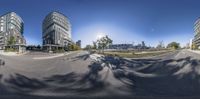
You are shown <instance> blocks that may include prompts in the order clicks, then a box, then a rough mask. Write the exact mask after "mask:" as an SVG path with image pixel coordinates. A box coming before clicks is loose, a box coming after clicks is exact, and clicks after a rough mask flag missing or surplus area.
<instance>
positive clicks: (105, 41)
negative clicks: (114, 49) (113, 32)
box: [97, 35, 113, 53]
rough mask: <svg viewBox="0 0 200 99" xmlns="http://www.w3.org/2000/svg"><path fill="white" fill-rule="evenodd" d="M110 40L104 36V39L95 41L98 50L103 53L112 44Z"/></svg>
mask: <svg viewBox="0 0 200 99" xmlns="http://www.w3.org/2000/svg"><path fill="white" fill-rule="evenodd" d="M112 42H113V41H112V40H111V39H110V38H109V37H108V36H107V35H106V36H105V37H102V38H100V39H99V40H97V44H98V49H101V50H102V52H103V53H104V49H105V48H106V47H107V46H108V45H109V44H112Z"/></svg>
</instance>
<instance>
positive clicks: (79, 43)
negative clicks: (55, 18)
mask: <svg viewBox="0 0 200 99" xmlns="http://www.w3.org/2000/svg"><path fill="white" fill-rule="evenodd" d="M76 45H77V46H79V47H80V48H81V40H78V41H77V42H76Z"/></svg>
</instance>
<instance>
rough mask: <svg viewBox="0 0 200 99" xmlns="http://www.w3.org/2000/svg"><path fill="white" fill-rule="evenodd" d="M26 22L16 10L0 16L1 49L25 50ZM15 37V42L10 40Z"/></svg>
mask: <svg viewBox="0 0 200 99" xmlns="http://www.w3.org/2000/svg"><path fill="white" fill-rule="evenodd" d="M23 30H24V22H23V20H22V19H21V17H20V16H19V15H17V14H16V13H15V12H10V13H7V14H4V15H2V16H0V49H1V50H4V49H6V48H15V49H17V50H18V51H19V52H23V51H25V49H26V48H25V45H26V40H25V38H24V36H23ZM11 38H12V39H14V42H15V43H14V44H12V45H10V44H9V43H8V41H9V40H10V39H11Z"/></svg>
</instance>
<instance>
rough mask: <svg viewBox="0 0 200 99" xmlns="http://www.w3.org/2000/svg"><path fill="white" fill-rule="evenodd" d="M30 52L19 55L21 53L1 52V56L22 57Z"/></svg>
mask: <svg viewBox="0 0 200 99" xmlns="http://www.w3.org/2000/svg"><path fill="white" fill-rule="evenodd" d="M26 53H28V52H24V53H19V52H4V51H0V55H4V56H20V55H24V54H26Z"/></svg>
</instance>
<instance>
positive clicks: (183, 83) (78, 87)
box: [0, 54, 200, 99]
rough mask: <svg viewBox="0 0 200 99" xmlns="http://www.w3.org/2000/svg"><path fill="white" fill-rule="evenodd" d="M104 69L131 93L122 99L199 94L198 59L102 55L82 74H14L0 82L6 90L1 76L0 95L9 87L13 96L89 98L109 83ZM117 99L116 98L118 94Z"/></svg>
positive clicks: (199, 67)
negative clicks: (43, 93)
mask: <svg viewBox="0 0 200 99" xmlns="http://www.w3.org/2000/svg"><path fill="white" fill-rule="evenodd" d="M88 58H89V54H88V55H86V56H84V55H83V56H79V57H76V59H84V60H85V59H88ZM103 64H104V65H103ZM105 67H108V68H109V69H110V70H111V71H112V73H113V77H114V78H115V80H117V81H120V82H122V83H123V86H122V87H126V89H123V90H121V91H123V92H127V93H132V95H130V96H126V97H137V96H144V97H145V96H152V97H159V96H161V97H184V96H188V97H190V96H197V97H198V96H199V93H200V61H199V60H196V59H192V58H191V57H186V58H182V59H177V60H176V59H169V60H162V59H132V60H127V59H123V58H119V57H112V56H105V57H104V58H102V60H101V62H92V63H91V64H90V65H89V66H88V71H87V72H85V73H83V74H78V73H75V72H70V73H67V74H63V75H53V76H50V77H46V78H44V79H36V78H29V77H26V76H24V75H21V74H15V75H10V78H7V79H5V80H4V81H5V82H6V83H7V84H8V85H9V87H7V86H6V87H5V86H4V84H2V83H1V82H2V81H3V79H1V78H2V76H3V75H0V79H1V80H0V81H1V82H0V88H1V89H0V91H1V94H0V95H5V94H9V93H2V92H7V91H6V90H7V89H6V88H12V89H14V90H15V92H16V93H18V92H19V93H22V94H23V95H31V94H29V93H30V92H37V91H39V90H48V91H49V92H50V93H51V92H55V93H59V92H62V93H66V94H67V93H68V92H70V93H73V94H75V95H92V94H95V93H98V92H102V91H104V90H105V89H106V88H107V87H108V86H110V83H112V81H105V79H104V78H103V77H102V74H101V73H100V72H101V71H103V70H104V68H105ZM4 90H5V91H4ZM114 91H115V90H113V92H114ZM105 97H108V98H112V97H113V98H114V97H115V96H109V93H108V95H107V96H105ZM83 98H84V97H83ZM115 98H116V97H115ZM118 98H120V95H119V97H118ZM149 98H150V97H149ZM53 99H56V98H53Z"/></svg>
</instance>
